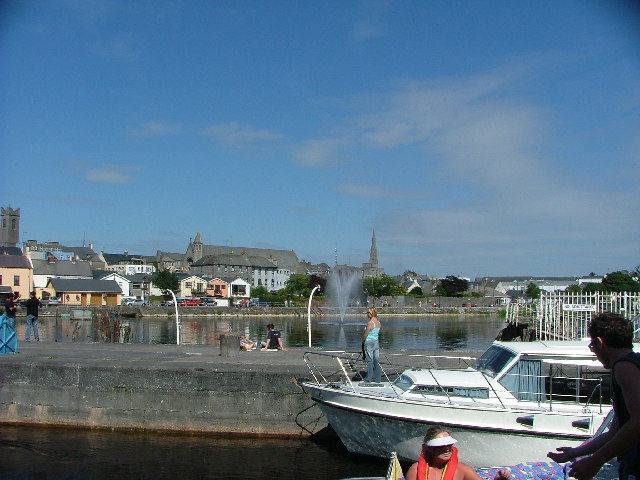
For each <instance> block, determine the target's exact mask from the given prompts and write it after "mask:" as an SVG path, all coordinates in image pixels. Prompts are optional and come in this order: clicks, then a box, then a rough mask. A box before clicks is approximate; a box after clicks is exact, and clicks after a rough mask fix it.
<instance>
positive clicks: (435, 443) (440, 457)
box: [405, 425, 511, 480]
mask: <svg viewBox="0 0 640 480" xmlns="http://www.w3.org/2000/svg"><path fill="white" fill-rule="evenodd" d="M456 442H457V440H455V439H454V438H453V437H452V436H451V435H449V432H448V431H447V430H446V429H445V428H444V427H441V426H439V425H433V426H431V427H429V429H428V430H427V433H426V435H425V436H424V440H423V443H422V451H421V452H420V458H419V460H418V461H417V462H416V463H414V464H413V465H411V467H409V470H407V474H406V475H405V479H406V480H426V479H428V478H435V479H439V480H480V476H479V475H478V474H477V473H476V471H475V470H474V469H473V468H472V467H470V466H469V465H467V464H465V463H462V462H459V461H458V449H457V448H456V447H454V446H453V445H454V444H455V443H456ZM510 476H511V475H510V474H509V472H508V471H506V470H500V471H498V473H497V474H496V476H495V480H508V479H509V478H510Z"/></svg>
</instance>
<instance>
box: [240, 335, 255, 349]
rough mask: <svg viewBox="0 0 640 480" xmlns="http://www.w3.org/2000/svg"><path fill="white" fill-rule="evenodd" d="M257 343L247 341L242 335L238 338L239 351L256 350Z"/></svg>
mask: <svg viewBox="0 0 640 480" xmlns="http://www.w3.org/2000/svg"><path fill="white" fill-rule="evenodd" d="M256 345H257V343H256V342H254V341H253V340H249V339H248V338H247V337H246V336H244V335H242V336H241V337H240V350H244V351H247V352H248V351H249V350H253V349H254V348H256Z"/></svg>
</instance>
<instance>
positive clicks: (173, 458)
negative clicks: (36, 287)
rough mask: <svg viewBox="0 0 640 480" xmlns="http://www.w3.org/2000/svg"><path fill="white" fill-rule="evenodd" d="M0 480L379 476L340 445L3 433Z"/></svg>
mask: <svg viewBox="0 0 640 480" xmlns="http://www.w3.org/2000/svg"><path fill="white" fill-rule="evenodd" d="M0 458H1V459H2V461H1V467H0V470H1V472H0V478H3V479H20V480H24V479H49V480H53V479H65V480H70V479H87V478H90V479H92V480H101V479H113V478H119V479H125V480H127V479H144V478H154V479H171V480H173V479H176V478H187V479H216V480H219V479H246V480H252V479H264V478H278V479H282V480H293V479H298V478H304V479H307V480H331V479H340V478H345V477H350V476H362V475H376V476H379V475H384V473H385V470H386V462H384V461H382V460H377V459H370V458H363V457H358V456H354V455H350V454H349V453H347V451H346V449H345V448H344V447H343V446H342V444H341V443H340V442H339V441H336V439H335V438H333V439H332V440H331V441H329V442H324V443H323V442H322V441H318V442H314V441H311V440H308V439H300V440H292V439H265V438H262V439H256V438H222V437H220V436H217V437H216V436H211V435H188V436H187V435H185V436H177V435H167V434H164V435H161V434H154V433H121V432H104V431H100V432H97V431H87V430H70V429H54V428H29V427H12V426H3V428H2V430H1V431H0Z"/></svg>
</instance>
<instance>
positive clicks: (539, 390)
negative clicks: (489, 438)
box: [304, 351, 608, 413]
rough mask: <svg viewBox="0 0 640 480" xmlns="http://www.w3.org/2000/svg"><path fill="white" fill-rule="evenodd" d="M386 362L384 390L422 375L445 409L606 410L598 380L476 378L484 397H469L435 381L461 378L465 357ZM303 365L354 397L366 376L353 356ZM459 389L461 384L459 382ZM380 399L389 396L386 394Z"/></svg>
mask: <svg viewBox="0 0 640 480" xmlns="http://www.w3.org/2000/svg"><path fill="white" fill-rule="evenodd" d="M400 356H401V355H400ZM389 357H390V358H384V359H381V361H380V367H381V371H382V376H383V378H384V379H385V380H386V381H387V382H389V384H392V385H393V384H394V380H396V379H397V378H398V377H399V376H400V375H401V374H402V373H403V372H404V371H405V370H408V369H419V370H423V371H427V372H428V373H429V375H430V377H431V378H432V380H433V387H432V388H431V389H429V390H425V391H424V392H423V396H424V397H432V396H433V395H440V396H443V397H446V399H447V403H450V404H452V403H454V402H456V401H460V399H461V397H467V398H466V400H469V401H481V400H482V399H484V400H491V399H493V400H494V401H497V402H499V403H500V405H501V407H502V408H505V409H506V408H513V407H515V406H517V405H524V404H526V405H529V406H530V407H531V406H532V405H537V407H538V408H540V409H545V410H549V411H552V410H554V409H561V408H562V406H568V405H582V410H583V411H584V412H590V411H591V408H595V409H597V410H598V411H599V413H602V412H603V409H604V407H606V406H608V401H607V398H605V397H606V395H605V394H604V392H603V381H602V380H603V379H602V377H597V378H588V377H585V376H571V375H561V374H559V373H558V372H557V371H555V372H554V371H553V370H552V371H548V372H545V374H542V375H537V374H524V373H507V374H506V375H504V376H503V377H502V378H501V379H500V381H499V382H496V379H495V378H494V377H493V376H491V375H488V374H485V373H482V372H480V373H482V378H483V379H484V382H485V383H486V392H487V393H486V394H485V395H486V396H484V397H482V396H477V397H475V396H474V395H475V394H476V393H478V391H479V390H481V389H482V388H483V387H478V386H476V387H469V388H467V387H464V386H462V387H452V386H451V385H444V384H443V383H442V381H441V380H439V378H438V375H436V371H441V370H458V371H460V370H462V374H463V375H464V373H465V370H464V368H463V367H465V366H468V365H469V364H470V361H471V360H472V359H470V358H468V357H464V358H459V357H448V356H433V355H411V356H410V357H411V359H412V361H411V362H403V363H400V362H397V361H393V360H396V357H397V356H396V355H393V356H389ZM304 361H305V363H306V365H307V367H308V368H309V371H310V373H311V375H312V376H313V378H314V380H315V382H316V383H317V384H332V383H333V384H335V385H336V386H337V385H340V386H343V385H348V386H349V388H350V389H352V390H353V391H354V392H355V391H356V386H355V385H354V383H353V382H354V381H363V380H364V376H363V374H364V372H366V361H365V360H364V358H363V357H362V354H361V353H359V352H358V353H356V352H344V351H340V352H306V353H305V354H304ZM445 362H448V364H449V366H448V368H447V367H443V365H442V364H443V363H445ZM435 367H438V368H435ZM468 373H469V375H474V377H475V378H476V379H477V378H478V376H477V375H478V372H477V371H475V370H469V372H468ZM458 375H460V374H458ZM461 383H462V384H464V382H461ZM391 390H392V391H393V394H394V395H395V396H396V397H398V398H399V397H400V396H401V395H402V393H403V392H404V390H403V389H401V388H400V387H397V386H394V387H393V388H392V389H391ZM489 392H490V393H489ZM386 393H387V394H388V393H389V392H388V390H387V391H386ZM416 393H418V392H416Z"/></svg>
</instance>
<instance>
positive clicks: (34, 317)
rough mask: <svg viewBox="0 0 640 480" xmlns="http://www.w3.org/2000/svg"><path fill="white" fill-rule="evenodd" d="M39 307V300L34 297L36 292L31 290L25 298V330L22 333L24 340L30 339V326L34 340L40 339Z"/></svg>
mask: <svg viewBox="0 0 640 480" xmlns="http://www.w3.org/2000/svg"><path fill="white" fill-rule="evenodd" d="M39 308H40V300H38V297H36V292H31V297H30V298H29V300H27V330H26V332H25V334H24V340H25V342H30V341H31V328H32V327H33V338H34V339H35V341H36V342H39V341H40V335H39V334H38V309H39Z"/></svg>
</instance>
